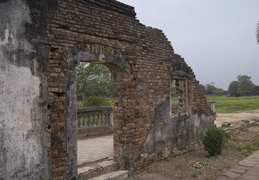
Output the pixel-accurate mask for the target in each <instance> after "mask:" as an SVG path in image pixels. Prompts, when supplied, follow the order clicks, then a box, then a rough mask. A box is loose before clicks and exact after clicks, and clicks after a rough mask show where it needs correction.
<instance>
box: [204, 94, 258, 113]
mask: <svg viewBox="0 0 259 180" xmlns="http://www.w3.org/2000/svg"><path fill="white" fill-rule="evenodd" d="M207 99H208V100H213V101H216V112H217V113H239V112H243V111H249V110H255V109H259V96H242V97H228V96H207Z"/></svg>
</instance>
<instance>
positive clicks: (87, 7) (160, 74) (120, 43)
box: [49, 0, 211, 177]
mask: <svg viewBox="0 0 259 180" xmlns="http://www.w3.org/2000/svg"><path fill="white" fill-rule="evenodd" d="M58 3H59V4H58V9H57V11H56V12H55V15H54V17H53V19H52V21H51V22H50V25H49V31H50V34H51V36H53V37H52V41H51V42H49V43H50V46H51V52H50V68H49V72H50V74H49V75H50V79H49V92H50V95H49V97H50V100H49V104H50V114H51V116H50V117H51V135H52V136H51V137H52V144H51V154H52V156H51V157H52V161H51V162H52V176H53V177H59V176H61V175H63V174H65V173H66V172H67V171H66V170H67V169H66V167H67V165H68V159H67V156H68V153H67V149H68V148H70V147H67V146H68V145H67V141H66V140H67V137H66V136H67V133H68V132H69V131H70V130H69V129H68V128H69V127H68V128H66V123H67V121H69V119H68V118H67V108H68V103H69V102H68V101H69V98H70V97H69V95H68V94H66V90H67V89H68V88H69V86H70V83H71V81H75V79H71V77H70V74H71V73H73V71H74V70H73V68H74V67H75V65H76V64H73V63H77V62H78V61H87V62H96V61H98V62H102V63H104V65H107V66H108V67H109V68H110V69H111V71H112V74H113V88H114V90H113V95H114V100H115V105H114V108H113V113H114V153H115V159H116V160H117V161H118V162H119V165H120V167H121V168H138V167H143V166H145V165H146V164H148V163H145V162H146V161H150V162H152V161H153V160H154V159H155V158H154V157H151V156H148V157H144V158H143V156H142V157H141V154H142V153H143V151H144V148H143V144H144V143H145V141H146V138H147V136H148V132H149V130H150V128H151V127H152V122H153V121H154V117H155V114H156V108H157V107H158V106H159V105H160V104H163V103H165V102H166V101H167V100H168V98H169V96H170V95H169V94H170V83H171V76H170V72H169V69H170V67H173V66H174V64H177V63H178V64H180V66H181V67H180V68H182V70H183V71H185V72H186V73H187V74H188V88H189V90H188V92H189V94H188V96H189V103H190V104H192V107H195V108H196V109H199V110H202V111H204V113H205V114H210V113H211V111H210V109H209V108H208V107H207V106H206V99H205V98H204V97H203V96H202V94H201V91H200V89H199V84H198V82H197V81H196V80H195V77H194V74H193V72H192V70H191V69H190V67H188V66H187V64H186V63H185V62H184V60H183V59H182V58H179V57H178V58H176V55H175V54H174V51H173V49H172V47H171V44H170V42H168V40H167V38H166V37H165V35H164V34H163V32H162V31H161V30H158V29H153V28H150V27H145V26H144V25H142V24H140V23H139V22H138V21H137V20H136V19H135V12H134V9H133V8H132V7H130V6H126V5H123V4H121V3H118V2H116V1H90V0H85V1H70V0H67V1H65V0H60V1H58ZM86 52H87V54H85V53H86ZM79 54H80V56H79ZM71 67H72V68H71ZM118 77H119V78H118ZM69 78H70V79H69ZM169 105H170V104H169ZM165 113H167V114H168V113H169V114H170V110H169V112H165ZM57 142H58V143H57ZM151 154H152V153H151Z"/></svg>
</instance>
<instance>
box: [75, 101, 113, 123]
mask: <svg viewBox="0 0 259 180" xmlns="http://www.w3.org/2000/svg"><path fill="white" fill-rule="evenodd" d="M110 125H113V123H112V107H111V106H96V107H78V108H77V126H78V128H84V127H98V126H110Z"/></svg>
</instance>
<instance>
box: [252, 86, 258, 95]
mask: <svg viewBox="0 0 259 180" xmlns="http://www.w3.org/2000/svg"><path fill="white" fill-rule="evenodd" d="M253 95H259V86H254V88H253Z"/></svg>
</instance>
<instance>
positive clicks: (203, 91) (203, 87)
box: [200, 84, 206, 94]
mask: <svg viewBox="0 0 259 180" xmlns="http://www.w3.org/2000/svg"><path fill="white" fill-rule="evenodd" d="M200 88H201V91H202V93H203V94H205V93H206V90H205V86H204V85H202V84H200Z"/></svg>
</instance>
